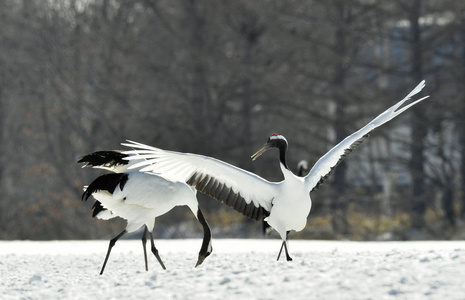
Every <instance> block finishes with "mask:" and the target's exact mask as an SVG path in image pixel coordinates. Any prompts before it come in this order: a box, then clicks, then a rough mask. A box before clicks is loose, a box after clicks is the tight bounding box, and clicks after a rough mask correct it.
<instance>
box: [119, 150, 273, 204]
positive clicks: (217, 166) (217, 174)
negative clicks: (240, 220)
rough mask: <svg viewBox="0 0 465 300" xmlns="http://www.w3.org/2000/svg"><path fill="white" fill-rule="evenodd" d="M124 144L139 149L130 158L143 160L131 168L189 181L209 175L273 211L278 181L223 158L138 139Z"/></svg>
mask: <svg viewBox="0 0 465 300" xmlns="http://www.w3.org/2000/svg"><path fill="white" fill-rule="evenodd" d="M122 145H123V146H127V147H130V148H134V149H135V150H129V151H125V152H124V153H126V154H129V156H128V157H127V158H126V159H128V160H141V159H143V160H142V161H140V162H137V163H134V164H131V166H130V169H139V168H140V170H139V171H140V172H149V173H153V174H156V175H160V176H162V177H164V178H166V179H168V180H172V181H180V182H187V181H188V180H189V179H191V178H192V176H194V175H195V174H204V175H208V176H209V177H211V178H214V179H216V180H217V181H218V182H220V183H222V184H224V185H225V186H227V187H228V188H231V189H232V190H233V192H234V193H236V194H240V196H241V197H243V198H244V200H245V201H246V203H248V204H249V203H251V202H253V204H254V205H255V206H256V207H262V208H264V209H265V210H266V211H268V212H269V211H270V210H271V204H272V200H273V196H274V194H275V187H276V183H273V182H269V181H267V180H265V179H264V178H262V177H260V176H258V175H255V174H253V173H251V172H248V171H246V170H243V169H240V168H238V167H235V166H233V165H230V164H228V163H225V162H223V161H221V160H218V159H215V158H211V157H207V156H203V155H197V154H191V153H181V152H174V151H167V150H162V149H159V148H155V147H151V146H148V145H144V144H141V143H137V142H134V141H127V143H123V144H122Z"/></svg>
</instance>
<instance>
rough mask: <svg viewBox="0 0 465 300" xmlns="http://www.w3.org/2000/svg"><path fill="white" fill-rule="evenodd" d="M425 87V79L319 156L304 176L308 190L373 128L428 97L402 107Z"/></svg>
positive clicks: (329, 172) (327, 174) (324, 178)
mask: <svg viewBox="0 0 465 300" xmlns="http://www.w3.org/2000/svg"><path fill="white" fill-rule="evenodd" d="M424 87H425V81H424V80H423V81H422V82H420V84H419V85H417V86H416V87H415V88H414V89H413V90H412V91H411V92H410V93H409V94H408V95H407V96H406V97H405V98H404V99H402V100H401V101H400V102H398V103H397V104H395V105H393V106H392V107H390V108H389V109H387V110H386V111H385V112H383V113H382V114H380V115H379V116H377V117H376V118H375V119H373V120H372V121H371V122H370V123H368V124H367V125H365V126H364V127H363V128H361V129H360V130H358V131H357V132H355V133H353V134H351V135H349V136H348V137H346V138H345V139H344V140H343V141H342V142H340V143H339V144H337V145H336V146H334V147H333V148H332V149H331V150H329V151H328V152H327V153H326V154H325V155H324V156H323V157H321V158H320V159H319V160H318V161H317V162H316V163H315V165H314V166H313V168H312V169H311V170H310V172H309V173H308V175H307V176H306V177H305V184H306V186H307V189H308V190H309V191H312V190H314V189H315V188H316V187H318V185H319V184H321V183H322V182H324V181H325V180H326V179H327V178H328V176H329V175H330V174H331V172H332V170H333V169H334V168H335V167H336V166H337V165H338V164H339V163H340V162H341V161H342V160H343V159H344V158H345V157H346V156H347V155H348V154H349V153H351V152H352V151H353V150H355V149H356V148H357V147H358V146H360V144H362V143H363V142H364V141H365V140H366V139H367V138H368V135H369V134H370V132H371V131H373V130H374V129H375V128H377V127H379V126H381V125H383V124H384V123H386V122H388V121H390V120H392V119H393V118H395V117H397V116H398V115H400V114H401V113H403V112H404V111H406V110H407V109H409V108H410V107H412V106H414V105H415V104H417V103H419V102H420V101H423V100H424V99H426V98H428V97H429V96H426V97H423V98H421V99H418V100H416V101H415V102H413V103H410V104H409V105H406V106H404V107H402V108H400V106H402V104H404V102H406V101H407V100H409V99H410V98H411V97H412V96H414V95H416V94H418V93H419V92H420V91H421V90H422V89H423V88H424Z"/></svg>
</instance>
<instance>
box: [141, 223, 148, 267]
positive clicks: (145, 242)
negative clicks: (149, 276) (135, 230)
mask: <svg viewBox="0 0 465 300" xmlns="http://www.w3.org/2000/svg"><path fill="white" fill-rule="evenodd" d="M147 232H148V229H147V226H144V233H143V234H142V247H143V248H144V261H145V271H148V270H149V266H148V263H147V249H146V248H145V246H146V245H147Z"/></svg>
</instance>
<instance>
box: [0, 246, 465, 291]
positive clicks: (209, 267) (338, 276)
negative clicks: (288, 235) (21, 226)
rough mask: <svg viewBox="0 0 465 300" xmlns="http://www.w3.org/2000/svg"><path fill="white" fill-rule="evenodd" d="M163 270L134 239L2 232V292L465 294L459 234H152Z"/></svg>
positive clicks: (464, 254) (464, 263)
mask: <svg viewBox="0 0 465 300" xmlns="http://www.w3.org/2000/svg"><path fill="white" fill-rule="evenodd" d="M155 243H156V246H157V248H158V250H159V251H160V256H161V257H162V259H163V261H164V263H165V265H166V267H167V270H166V271H164V270H162V269H161V267H160V265H159V264H158V262H157V261H156V260H155V258H154V256H153V255H151V253H150V251H149V253H150V256H149V271H148V272H146V271H145V269H144V261H143V254H142V253H143V252H142V246H141V242H140V240H120V241H118V243H117V244H116V246H115V247H114V248H113V251H112V254H111V256H110V260H109V262H108V264H107V267H106V270H105V273H104V274H103V275H102V276H99V275H98V273H99V271H100V267H101V265H102V262H103V259H104V256H105V253H106V250H107V247H108V241H52V242H29V241H12V242H9V241H3V242H2V241H0V279H1V281H0V298H1V299H86V300H88V299H149V298H151V299H222V300H225V299H441V300H442V299H465V242H464V241H460V242H340V241H299V240H290V242H289V246H290V249H289V250H290V254H291V256H292V257H293V258H294V261H293V262H286V261H285V260H283V258H282V260H280V261H276V255H277V253H278V250H279V247H280V245H281V242H280V241H279V240H271V239H264V240H242V239H214V240H213V254H212V255H211V256H210V257H208V258H207V259H206V260H205V261H204V263H203V264H202V265H201V266H200V267H197V268H194V265H195V262H196V261H197V254H198V251H199V249H200V244H201V240H200V239H187V240H156V241H155Z"/></svg>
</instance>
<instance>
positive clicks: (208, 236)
mask: <svg viewBox="0 0 465 300" xmlns="http://www.w3.org/2000/svg"><path fill="white" fill-rule="evenodd" d="M197 218H198V220H199V222H200V224H202V227H203V241H202V247H201V248H200V253H207V251H208V245H209V244H210V240H211V238H212V233H211V231H210V226H208V223H207V220H205V217H204V216H203V214H202V211H201V210H200V207H199V208H198V210H197Z"/></svg>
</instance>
